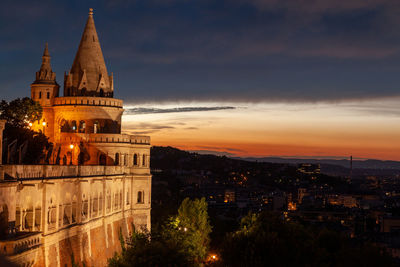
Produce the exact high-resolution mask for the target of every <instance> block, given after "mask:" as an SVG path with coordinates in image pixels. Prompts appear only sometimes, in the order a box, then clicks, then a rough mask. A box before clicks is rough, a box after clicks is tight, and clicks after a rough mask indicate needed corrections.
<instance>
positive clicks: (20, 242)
mask: <svg viewBox="0 0 400 267" xmlns="http://www.w3.org/2000/svg"><path fill="white" fill-rule="evenodd" d="M41 245H42V233H40V232H36V233H32V232H30V233H19V234H18V235H17V236H15V237H13V238H11V239H6V240H0V254H2V255H6V256H12V255H15V254H19V253H22V252H24V251H27V250H29V249H32V248H35V247H39V246H41Z"/></svg>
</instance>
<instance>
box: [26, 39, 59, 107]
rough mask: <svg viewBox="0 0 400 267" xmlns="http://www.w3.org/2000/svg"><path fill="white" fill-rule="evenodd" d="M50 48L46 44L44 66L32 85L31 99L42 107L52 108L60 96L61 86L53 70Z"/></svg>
mask: <svg viewBox="0 0 400 267" xmlns="http://www.w3.org/2000/svg"><path fill="white" fill-rule="evenodd" d="M50 58H51V57H50V54H49V47H48V44H47V43H46V46H45V48H44V52H43V56H42V65H41V66H40V70H39V71H38V72H36V80H35V81H34V82H33V83H32V84H31V98H32V99H33V100H35V101H37V102H39V103H40V104H41V105H42V106H51V105H52V103H53V99H54V97H57V96H58V90H59V88H60V86H59V85H58V84H57V82H56V74H55V73H54V72H53V70H52V69H51V64H50Z"/></svg>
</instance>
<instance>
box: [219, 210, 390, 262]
mask: <svg viewBox="0 0 400 267" xmlns="http://www.w3.org/2000/svg"><path fill="white" fill-rule="evenodd" d="M221 258H222V264H221V265H222V266H233V267H234V266H255V267H256V266H393V262H392V259H391V258H390V257H389V256H388V255H386V254H384V252H383V250H381V249H379V248H377V247H375V246H373V245H370V244H359V243H356V242H355V241H354V240H351V239H349V238H346V237H344V236H342V235H340V234H338V233H336V232H332V231H329V230H315V229H308V228H306V227H303V226H302V225H300V224H298V223H292V222H287V221H285V220H282V218H280V217H277V216H276V215H274V214H271V213H261V214H258V215H256V214H249V215H248V216H246V217H245V218H243V220H242V224H241V228H240V230H238V231H236V232H233V233H231V234H229V235H228V236H227V238H226V240H225V241H224V242H223V244H222V248H221Z"/></svg>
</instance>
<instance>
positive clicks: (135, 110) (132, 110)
mask: <svg viewBox="0 0 400 267" xmlns="http://www.w3.org/2000/svg"><path fill="white" fill-rule="evenodd" d="M227 109H235V107H229V106H228V107H226V106H221V107H179V108H128V109H126V110H125V114H155V113H178V112H199V111H215V110H227Z"/></svg>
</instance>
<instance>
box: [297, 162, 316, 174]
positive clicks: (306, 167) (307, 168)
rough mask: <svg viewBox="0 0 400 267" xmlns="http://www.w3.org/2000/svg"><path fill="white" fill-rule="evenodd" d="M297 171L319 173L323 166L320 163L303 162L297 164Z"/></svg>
mask: <svg viewBox="0 0 400 267" xmlns="http://www.w3.org/2000/svg"><path fill="white" fill-rule="evenodd" d="M297 171H299V172H301V173H304V174H319V173H321V167H320V165H319V164H310V163H301V164H299V165H298V166H297Z"/></svg>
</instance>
